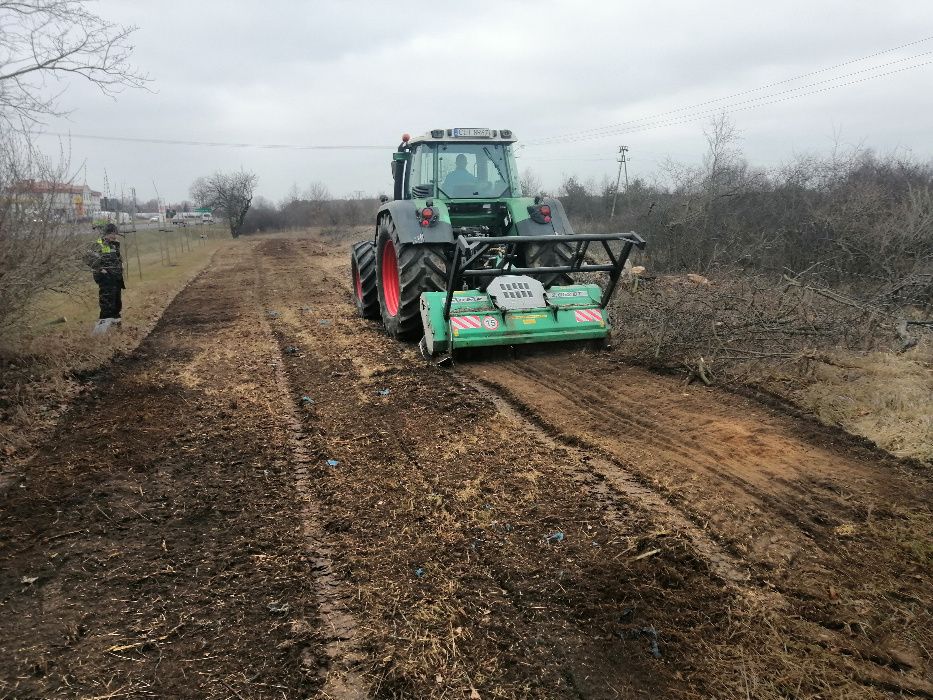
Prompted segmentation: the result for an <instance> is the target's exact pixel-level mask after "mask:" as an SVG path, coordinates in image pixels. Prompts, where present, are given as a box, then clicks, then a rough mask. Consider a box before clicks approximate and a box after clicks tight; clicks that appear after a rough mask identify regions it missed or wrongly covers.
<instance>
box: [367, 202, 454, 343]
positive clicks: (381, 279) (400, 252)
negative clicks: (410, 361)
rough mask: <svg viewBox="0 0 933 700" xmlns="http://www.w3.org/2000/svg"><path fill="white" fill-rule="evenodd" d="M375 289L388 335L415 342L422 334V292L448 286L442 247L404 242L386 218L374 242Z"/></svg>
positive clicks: (436, 290)
mask: <svg viewBox="0 0 933 700" xmlns="http://www.w3.org/2000/svg"><path fill="white" fill-rule="evenodd" d="M376 270H377V274H376V288H377V289H378V292H379V309H380V311H381V313H382V323H383V325H384V326H385V328H386V331H388V333H389V335H391V336H392V337H393V338H398V339H399V340H415V339H418V338H420V337H421V336H422V334H423V333H424V326H423V324H422V322H421V308H420V303H421V292H438V291H441V290H443V289H445V287H446V285H447V259H446V257H445V255H444V248H443V246H437V245H429V244H424V243H421V244H417V245H415V244H413V243H403V242H402V241H400V240H399V237H398V234H397V233H396V230H395V224H394V223H393V222H392V219H391V217H389V216H386V217H384V218H383V219H382V221H380V223H379V236H378V237H377V239H376Z"/></svg>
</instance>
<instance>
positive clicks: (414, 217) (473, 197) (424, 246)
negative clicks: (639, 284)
mask: <svg viewBox="0 0 933 700" xmlns="http://www.w3.org/2000/svg"><path fill="white" fill-rule="evenodd" d="M513 143H515V138H514V137H513V135H512V132H511V131H509V130H506V129H501V130H496V129H435V130H432V131H431V132H429V133H427V134H425V135H424V136H421V137H418V138H415V139H410V138H409V137H408V135H407V134H406V135H404V136H403V137H402V143H401V144H400V145H399V147H398V150H397V151H396V152H395V153H393V154H392V177H393V181H394V199H391V200H390V199H388V198H384V201H383V202H382V205H381V206H380V208H379V211H378V213H377V214H376V227H375V232H374V236H373V238H372V239H371V240H367V241H362V242H360V243H357V244H355V245H354V246H353V249H352V253H351V269H352V274H353V294H354V299H355V302H356V307H357V310H358V311H359V313H360V315H361V316H362V317H363V318H372V319H376V318H379V319H381V320H382V323H383V325H384V326H385V328H386V331H388V333H389V334H390V335H392V336H393V337H395V338H398V339H401V340H418V339H421V349H422V352H423V353H425V354H426V355H429V356H441V357H447V356H450V354H451V353H453V351H454V350H457V349H459V348H475V347H484V346H495V345H519V344H526V343H542V342H554V341H568V340H605V339H606V338H608V336H609V333H610V331H611V325H610V321H609V317H608V313H607V305H608V303H609V300H610V298H611V296H612V292H613V290H614V288H615V285H616V282H617V281H618V279H619V276H620V275H621V273H622V270H623V268H624V265H625V263H626V261H627V260H628V257H629V255H630V253H631V252H632V249H633V248H635V247H638V248H642V247H644V245H645V242H644V240H642V238H641V237H640V236H638V235H637V234H635V233H614V234H579V235H578V234H575V233H574V232H573V229H572V227H571V226H570V222H569V221H568V220H567V216H566V213H565V212H564V208H563V206H562V205H561V203H560V201H559V200H557V199H554V198H550V197H537V196H536V197H526V196H523V194H522V191H521V185H520V184H519V180H518V170H517V167H516V165H515V160H514V156H513V153H512V144H513ZM597 251H598V252H600V253H602V255H600V256H599V257H600V258H601V260H602V262H596V261H594V256H593V255H592V254H593V253H594V252H597ZM586 272H600V273H605V274H607V275H608V283H607V284H606V285H604V287H603V288H601V287H600V286H599V285H596V284H574V283H573V276H574V275H575V274H577V273H586Z"/></svg>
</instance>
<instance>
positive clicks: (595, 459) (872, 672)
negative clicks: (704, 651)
mask: <svg viewBox="0 0 933 700" xmlns="http://www.w3.org/2000/svg"><path fill="white" fill-rule="evenodd" d="M528 374H529V375H531V374H532V373H528ZM476 381H477V383H478V384H479V385H480V386H482V387H483V388H484V389H485V390H486V394H487V396H488V397H489V399H490V401H492V402H493V403H494V404H495V405H496V407H497V408H498V410H499V411H500V413H501V414H502V415H503V416H505V417H507V418H509V419H511V420H514V421H516V422H523V423H525V424H526V425H527V424H529V423H530V424H531V425H532V426H534V428H535V429H537V431H538V432H539V434H540V437H541V440H542V442H543V443H545V444H550V445H552V446H553V447H564V448H566V449H570V450H573V451H577V452H581V453H585V454H586V458H585V459H584V462H585V467H586V468H578V469H577V470H576V476H577V479H578V480H579V481H580V482H581V483H584V484H586V485H587V486H588V488H590V489H591V490H592V491H594V492H595V493H607V492H615V495H616V496H622V497H623V498H627V499H634V500H636V501H637V502H638V503H639V505H640V506H641V507H644V508H647V509H648V510H649V511H651V512H652V513H653V515H654V516H655V520H656V521H660V522H666V523H667V524H668V525H669V526H670V527H673V528H677V529H678V530H679V531H680V532H682V533H683V534H684V535H686V536H687V537H688V538H689V540H690V542H691V545H692V546H693V548H694V549H695V551H696V552H697V553H698V554H699V555H700V556H701V557H702V558H703V560H704V561H705V562H706V563H707V564H708V565H709V567H710V570H711V571H712V572H713V573H715V574H716V575H717V576H719V577H720V578H721V579H723V581H725V582H726V583H728V584H729V585H730V586H731V587H733V588H734V589H735V590H736V591H737V593H738V594H739V595H741V596H742V597H743V598H744V599H745V600H746V602H747V603H748V604H749V605H750V606H751V607H753V608H755V609H768V610H770V611H782V612H784V613H788V614H792V610H793V608H794V607H795V606H794V602H793V598H794V597H795V593H794V592H793V591H787V590H784V587H782V586H780V585H778V586H774V585H773V584H771V583H770V582H769V581H767V580H766V577H765V576H763V575H762V573H761V572H760V571H758V567H757V566H756V565H755V564H754V563H753V562H748V561H744V560H742V559H741V558H740V556H738V555H737V553H736V552H735V550H734V548H733V547H730V546H729V545H730V543H729V542H723V543H720V542H718V541H717V540H715V539H714V538H713V537H712V536H711V534H710V533H708V532H707V531H706V530H705V529H704V528H703V524H702V523H700V522H695V516H694V515H692V514H689V513H687V512H685V511H682V510H681V509H680V508H679V507H678V506H677V505H676V504H675V503H673V502H671V500H670V499H669V497H668V496H667V495H666V494H663V493H659V492H658V491H656V490H654V489H652V487H651V486H650V485H648V484H646V483H645V481H644V479H643V478H640V477H638V476H636V475H635V474H633V473H632V472H631V471H630V470H629V468H628V467H627V466H626V465H625V464H623V463H622V462H620V461H619V460H618V459H617V458H616V457H614V456H613V454H612V453H611V452H608V451H606V450H604V449H603V448H602V447H600V446H599V444H598V443H594V442H591V441H590V440H588V439H585V438H582V437H580V436H579V435H568V434H567V433H565V432H563V431H562V430H561V429H560V428H559V427H557V426H556V425H554V424H553V423H550V422H549V421H548V420H547V419H546V418H544V417H543V416H541V415H540V414H539V413H537V412H536V410H535V409H534V408H533V407H531V406H530V405H528V404H527V403H525V402H524V401H523V400H522V398H521V397H520V396H518V395H517V394H515V393H514V392H512V391H511V390H510V389H508V388H507V387H505V386H503V385H501V384H498V383H496V382H495V381H493V380H490V379H488V378H486V377H482V376H481V375H477V376H476ZM551 387H552V388H553V387H554V383H553V380H551ZM575 395H576V396H581V397H586V393H585V392H576V393H575ZM594 474H595V475H597V476H598V477H600V478H599V479H597V480H595V483H594V479H592V478H591V477H592V476H593V475H594ZM796 595H799V593H797V594H796ZM788 630H792V631H793V632H794V633H795V634H796V635H797V636H799V637H801V638H804V639H809V640H810V641H811V642H812V643H815V644H818V645H820V646H822V647H823V648H825V649H832V650H835V651H836V652H841V653H843V654H846V655H848V656H851V657H855V658H859V659H862V660H864V661H867V662H869V663H871V664H873V665H874V666H875V668H868V669H866V668H865V667H857V666H854V665H851V666H850V670H851V671H852V676H853V678H854V679H856V680H857V682H858V683H860V684H862V685H864V686H867V687H872V688H877V689H879V690H883V691H890V692H898V693H900V692H904V691H907V692H910V693H911V694H913V695H916V696H917V697H933V684H930V683H929V682H928V681H927V680H926V679H924V678H922V677H920V678H906V679H905V678H899V677H898V676H897V674H896V672H897V671H901V670H905V669H903V668H902V665H901V664H900V663H899V662H898V661H897V659H895V658H893V657H892V656H891V655H884V654H879V652H878V651H877V650H876V649H873V648H872V647H871V646H870V645H866V644H864V643H860V642H859V641H853V640H851V639H847V638H846V637H845V636H844V635H842V634H841V633H840V630H838V629H835V628H833V627H827V626H825V625H824V624H821V623H820V622H818V621H811V620H807V619H800V618H797V619H793V620H791V621H790V625H789V627H788Z"/></svg>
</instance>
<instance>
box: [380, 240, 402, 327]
mask: <svg viewBox="0 0 933 700" xmlns="http://www.w3.org/2000/svg"><path fill="white" fill-rule="evenodd" d="M399 287H400V285H399V279H398V256H397V255H396V254H395V244H394V243H392V241H386V242H385V245H383V246H382V299H383V301H384V302H385V305H386V311H388V312H389V316H395V315H397V314H398V305H399V299H400V293H399Z"/></svg>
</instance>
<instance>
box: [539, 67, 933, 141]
mask: <svg viewBox="0 0 933 700" xmlns="http://www.w3.org/2000/svg"><path fill="white" fill-rule="evenodd" d="M921 55H923V54H921ZM930 64H933V61H925V62H923V63H918V64H916V65H912V66H905V67H904V68H898V69H896V70H892V71H886V72H884V73H878V74H876V75H869V76H866V77H864V78H859V79H857V80H850V81H847V82H845V83H838V84H836V85H829V86H827V87H824V88H820V89H818V90H811V91H810V92H804V93H801V94H798V95H789V96H787V97H782V98H780V99H776V100H769V99H768V98H770V97H774V96H775V95H779V94H783V93H784V92H789V91H782V92H780V93H774V94H773V95H766V96H764V97H761V98H756V99H755V100H746V101H744V102H739V103H736V105H741V104H745V102H754V103H755V104H750V105H747V106H745V107H739V106H735V105H726V106H725V107H724V108H716V109H710V110H706V111H704V112H696V113H694V114H688V115H685V116H683V117H678V118H675V119H666V120H660V121H656V122H649V123H646V124H639V123H637V122H638V121H639V120H636V124H635V125H634V126H631V127H627V128H619V129H613V130H612V131H607V132H606V133H601V134H593V135H591V136H578V137H575V138H572V139H567V140H566V141H555V142H553V145H557V144H560V143H570V142H575V141H590V140H593V139H599V138H604V137H608V136H619V135H622V134H632V133H637V132H641V131H649V130H652V129H659V128H662V127H665V126H677V125H679V124H686V123H689V122H693V121H697V120H699V119H705V118H706V117H709V116H712V115H717V114H731V113H732V112H742V111H745V110H748V109H756V108H758V107H765V106H768V105H773V104H778V103H781V102H788V101H791V100H796V99H799V98H801V97H807V96H809V95H817V94H819V93H823V92H829V91H830V90H836V89H837V88H841V87H848V86H849V85H856V84H858V83H864V82H867V81H869V80H875V79H877V78H884V77H887V76H889V75H894V74H896V73H903V72H904V71H908V70H913V69H915V68H922V67H923V66H928V65H930ZM859 72H864V71H859ZM853 75H854V74H853ZM816 84H819V83H814V84H811V85H808V86H805V87H812V86H813V85H816ZM759 100H767V101H759ZM527 145H528V146H533V145H552V144H550V143H548V144H527Z"/></svg>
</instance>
